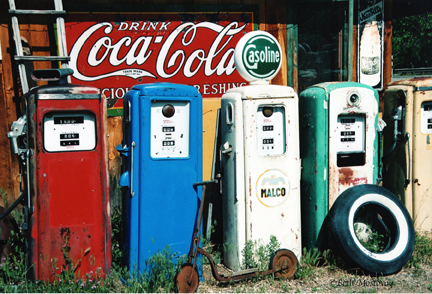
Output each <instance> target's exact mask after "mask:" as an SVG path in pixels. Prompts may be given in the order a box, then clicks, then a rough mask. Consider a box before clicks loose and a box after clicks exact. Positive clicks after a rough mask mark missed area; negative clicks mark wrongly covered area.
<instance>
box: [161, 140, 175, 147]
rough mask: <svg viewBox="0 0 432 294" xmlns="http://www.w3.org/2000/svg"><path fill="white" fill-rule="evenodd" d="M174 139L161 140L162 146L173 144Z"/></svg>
mask: <svg viewBox="0 0 432 294" xmlns="http://www.w3.org/2000/svg"><path fill="white" fill-rule="evenodd" d="M174 145H175V141H162V146H174Z"/></svg>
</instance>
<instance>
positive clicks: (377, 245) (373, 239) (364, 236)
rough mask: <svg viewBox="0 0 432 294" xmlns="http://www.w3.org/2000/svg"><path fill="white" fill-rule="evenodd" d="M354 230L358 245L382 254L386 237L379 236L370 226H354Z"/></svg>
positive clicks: (384, 235)
mask: <svg viewBox="0 0 432 294" xmlns="http://www.w3.org/2000/svg"><path fill="white" fill-rule="evenodd" d="M354 229H355V232H356V235H357V238H358V240H359V241H360V243H361V244H362V245H363V246H364V247H365V248H366V249H367V250H369V251H371V252H382V251H383V250H384V248H385V246H386V243H387V240H388V235H387V234H380V233H379V232H377V231H375V230H373V229H372V228H371V226H370V225H365V224H362V223H356V224H354Z"/></svg>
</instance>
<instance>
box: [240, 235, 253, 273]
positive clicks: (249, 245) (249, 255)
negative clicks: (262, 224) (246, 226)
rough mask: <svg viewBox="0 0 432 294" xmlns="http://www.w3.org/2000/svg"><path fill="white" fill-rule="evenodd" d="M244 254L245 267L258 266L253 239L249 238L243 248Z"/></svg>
mask: <svg viewBox="0 0 432 294" xmlns="http://www.w3.org/2000/svg"><path fill="white" fill-rule="evenodd" d="M242 255H243V267H244V268H245V269H247V268H256V267H257V262H256V260H255V257H254V243H253V242H252V240H248V241H247V242H246V244H245V247H244V248H243V250H242Z"/></svg>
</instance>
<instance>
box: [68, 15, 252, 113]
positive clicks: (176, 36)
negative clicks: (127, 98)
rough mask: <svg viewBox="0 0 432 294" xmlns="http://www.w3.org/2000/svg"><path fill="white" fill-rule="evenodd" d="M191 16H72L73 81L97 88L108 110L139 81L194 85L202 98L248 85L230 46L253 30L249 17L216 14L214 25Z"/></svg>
mask: <svg viewBox="0 0 432 294" xmlns="http://www.w3.org/2000/svg"><path fill="white" fill-rule="evenodd" d="M189 16H190V15H189ZM193 16H194V17H193V18H191V17H188V18H187V19H189V21H185V17H184V15H181V14H175V13H158V14H155V13H148V14H121V15H120V16H119V14H116V15H114V14H92V15H90V14H84V13H75V14H71V15H70V16H68V18H67V19H66V37H67V45H68V52H69V55H70V57H71V61H70V63H69V64H70V67H71V68H72V69H73V70H74V75H73V78H72V82H74V83H77V84H86V85H91V86H94V87H97V88H100V89H101V91H102V92H103V94H105V96H106V97H107V98H108V101H109V107H122V102H121V101H118V99H121V98H122V97H123V96H124V94H125V93H126V92H127V91H128V90H129V89H130V88H131V87H132V86H134V85H136V84H142V83H154V82H172V83H179V84H187V85H193V86H195V87H196V88H197V89H198V90H199V91H200V93H201V94H202V96H203V97H204V98H206V97H221V96H222V95H223V94H224V93H225V92H226V91H227V90H228V89H230V88H234V87H239V86H243V85H246V81H245V80H244V79H243V78H242V77H241V76H240V75H239V74H238V73H237V71H236V69H235V65H234V48H235V46H236V44H237V42H238V40H239V39H240V38H241V37H242V36H243V35H244V34H245V33H247V32H250V31H252V27H253V18H252V17H253V15H252V13H226V14H218V20H217V21H214V17H211V18H209V16H208V15H206V14H204V13H202V14H197V15H193ZM191 19H192V20H191ZM210 19H212V21H210Z"/></svg>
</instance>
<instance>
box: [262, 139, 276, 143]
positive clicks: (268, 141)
mask: <svg viewBox="0 0 432 294" xmlns="http://www.w3.org/2000/svg"><path fill="white" fill-rule="evenodd" d="M263 144H274V139H263Z"/></svg>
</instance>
